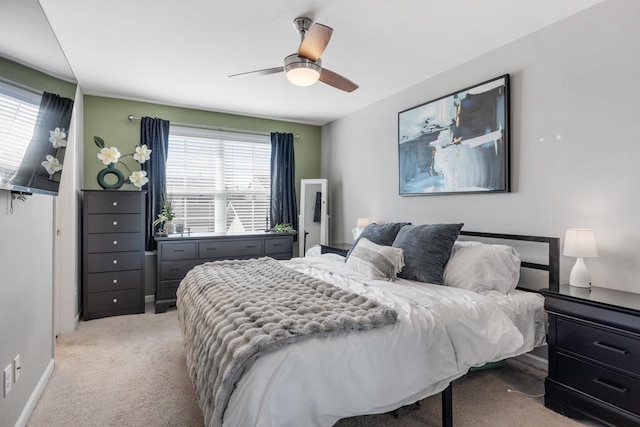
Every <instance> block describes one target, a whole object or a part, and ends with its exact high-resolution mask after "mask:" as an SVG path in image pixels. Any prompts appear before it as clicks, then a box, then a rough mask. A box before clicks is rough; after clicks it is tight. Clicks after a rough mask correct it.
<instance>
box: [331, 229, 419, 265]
mask: <svg viewBox="0 0 640 427" xmlns="http://www.w3.org/2000/svg"><path fill="white" fill-rule="evenodd" d="M410 224H411V223H410V222H390V223H389V224H376V223H375V222H374V223H372V224H369V225H367V226H366V227H365V229H364V230H362V233H360V236H358V238H357V239H356V241H355V242H353V245H351V249H349V252H348V253H347V256H346V257H345V259H344V260H345V262H346V261H347V259H349V255H351V252H352V251H353V248H355V247H356V245H357V244H358V240H360V239H362V238H363V237H365V238H367V239H369V241H371V242H373V243H375V244H376V245H383V246H391V245H392V244H393V241H394V239H395V238H396V235H397V234H398V231H400V229H401V228H402V227H404V226H405V225H410Z"/></svg>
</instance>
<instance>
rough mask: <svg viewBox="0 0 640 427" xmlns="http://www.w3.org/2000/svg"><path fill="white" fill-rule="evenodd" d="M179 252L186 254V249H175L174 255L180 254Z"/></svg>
mask: <svg viewBox="0 0 640 427" xmlns="http://www.w3.org/2000/svg"><path fill="white" fill-rule="evenodd" d="M178 252H184V249H174V250H173V253H174V254H175V253H178Z"/></svg>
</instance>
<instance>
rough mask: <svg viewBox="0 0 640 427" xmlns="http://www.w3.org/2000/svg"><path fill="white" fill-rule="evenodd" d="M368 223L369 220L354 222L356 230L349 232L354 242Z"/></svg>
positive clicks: (361, 219)
mask: <svg viewBox="0 0 640 427" xmlns="http://www.w3.org/2000/svg"><path fill="white" fill-rule="evenodd" d="M370 222H371V221H370V220H369V218H358V221H357V222H356V228H354V229H353V230H351V232H352V233H353V240H356V239H357V238H358V236H360V233H362V230H364V229H365V228H367V225H369V223H370Z"/></svg>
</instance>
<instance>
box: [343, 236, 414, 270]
mask: <svg viewBox="0 0 640 427" xmlns="http://www.w3.org/2000/svg"><path fill="white" fill-rule="evenodd" d="M346 266H347V267H348V268H350V269H352V270H354V271H357V272H358V273H361V274H364V275H365V276H367V277H368V278H370V279H378V280H394V279H395V278H396V275H397V274H398V273H399V272H400V270H402V267H404V256H403V253H402V249H400V248H394V247H392V246H383V245H378V244H376V243H373V242H372V241H371V240H369V239H367V238H366V237H362V238H360V239H359V240H358V243H357V244H356V245H355V247H354V248H353V249H352V250H351V254H350V255H349V258H347V261H346Z"/></svg>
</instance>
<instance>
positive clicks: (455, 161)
mask: <svg viewBox="0 0 640 427" xmlns="http://www.w3.org/2000/svg"><path fill="white" fill-rule="evenodd" d="M508 122H509V75H508V74H507V75H504V76H501V77H498V78H496V79H493V80H490V81H487V82H484V83H481V84H478V85H476V86H473V87H470V88H467V89H464V90H461V91H459V92H456V93H453V94H450V95H447V96H444V97H442V98H439V99H436V100H434V101H430V102H427V103H425V104H422V105H419V106H417V107H413V108H411V109H409V110H405V111H402V112H400V113H399V114H398V149H399V152H398V157H399V162H400V164H399V175H400V194H401V195H420V194H444V193H469V192H471V193H476V192H491V191H502V192H505V191H509V135H508Z"/></svg>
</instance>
